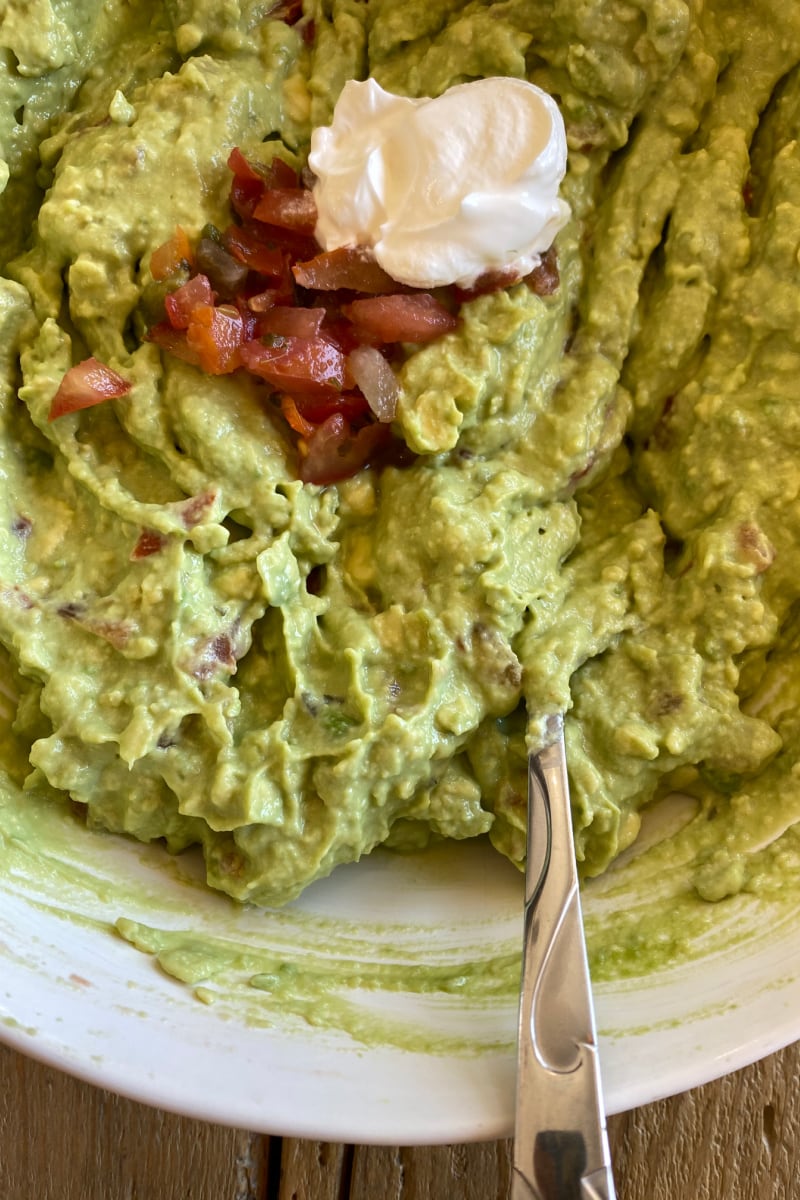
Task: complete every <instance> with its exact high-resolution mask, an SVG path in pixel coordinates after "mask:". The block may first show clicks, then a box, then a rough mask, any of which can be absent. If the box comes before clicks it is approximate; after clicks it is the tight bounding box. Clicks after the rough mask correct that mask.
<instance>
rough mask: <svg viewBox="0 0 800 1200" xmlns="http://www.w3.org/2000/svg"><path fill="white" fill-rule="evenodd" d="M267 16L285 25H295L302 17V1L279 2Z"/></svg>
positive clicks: (284, 0)
mask: <svg viewBox="0 0 800 1200" xmlns="http://www.w3.org/2000/svg"><path fill="white" fill-rule="evenodd" d="M268 15H269V16H270V17H275V18H276V19H277V20H279V21H284V22H285V23H286V24H287V25H296V24H297V22H298V21H299V20H300V18H301V17H302V15H303V0H279V2H278V3H277V4H276V5H275V7H274V8H273V9H271V10H270V12H269V14H268Z"/></svg>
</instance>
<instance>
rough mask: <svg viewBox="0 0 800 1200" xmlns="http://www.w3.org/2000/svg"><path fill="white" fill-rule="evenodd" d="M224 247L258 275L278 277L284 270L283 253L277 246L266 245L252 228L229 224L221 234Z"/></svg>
mask: <svg viewBox="0 0 800 1200" xmlns="http://www.w3.org/2000/svg"><path fill="white" fill-rule="evenodd" d="M223 239H224V242H225V247H226V249H228V250H229V251H230V253H231V254H232V255H233V256H234V258H236V259H238V260H239V262H240V263H244V264H245V266H247V267H250V269H251V270H252V271H258V273H259V274H260V275H268V276H270V277H271V278H273V279H279V278H280V277H281V276H282V275H283V273H284V270H285V265H286V264H285V255H284V253H283V251H282V250H281V249H280V247H278V246H268V245H267V244H266V243H265V242H264V241H263V240H261V239H260V238H257V237H256V236H255V234H254V233H253V231H252V229H244V228H242V226H241V225H231V226H230V227H229V228H228V229H226V230H225V233H224V234H223Z"/></svg>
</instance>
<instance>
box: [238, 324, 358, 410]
mask: <svg viewBox="0 0 800 1200" xmlns="http://www.w3.org/2000/svg"><path fill="white" fill-rule="evenodd" d="M241 360H242V363H243V364H244V366H246V367H247V368H248V370H250V371H252V372H253V373H254V374H256V375H260V376H261V378H262V379H266V380H267V382H268V383H271V384H273V386H274V387H276V388H278V389H280V391H282V392H291V393H292V394H293V395H294V394H295V393H297V392H305V393H308V394H309V395H317V396H338V395H339V394H340V393H341V392H342V391H344V389H345V388H346V387H349V386H351V385H352V380H351V379H350V374H349V371H348V369H347V360H346V359H345V356H344V355H343V354H342V352H341V350H339V349H338V347H337V346H333V345H331V343H330V342H328V341H326V340H325V338H322V337H315V338H302V337H277V338H275V339H274V342H273V344H271V345H265V344H264V343H263V342H247V344H246V345H244V346H242V349H241Z"/></svg>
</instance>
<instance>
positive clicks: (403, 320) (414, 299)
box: [342, 292, 458, 342]
mask: <svg viewBox="0 0 800 1200" xmlns="http://www.w3.org/2000/svg"><path fill="white" fill-rule="evenodd" d="M342 312H343V313H344V315H345V316H346V317H349V319H350V320H351V321H352V322H353V324H354V325H355V326H356V329H357V330H358V331H361V330H363V331H364V332H365V333H367V334H369V335H370V336H371V337H373V338H375V339H376V340H379V341H381V342H430V341H432V340H433V338H437V337H440V336H441V335H442V334H444V333H450V332H451V331H452V330H454V329H456V328H457V327H458V317H456V316H454V315H453V313H451V312H448V311H447V309H446V308H445V307H444V305H443V304H440V303H439V301H438V300H437V299H436V298H435V297H434V296H431V295H430V293H428V292H418V293H414V294H413V295H404V294H399V295H394V296H370V297H369V298H368V299H366V300H354V301H353V302H352V304H346V305H345V306H344V307H343V309H342Z"/></svg>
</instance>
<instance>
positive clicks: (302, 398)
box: [294, 392, 370, 425]
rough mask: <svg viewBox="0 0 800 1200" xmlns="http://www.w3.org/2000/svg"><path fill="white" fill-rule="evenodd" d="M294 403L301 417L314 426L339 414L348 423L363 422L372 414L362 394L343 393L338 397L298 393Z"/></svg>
mask: <svg viewBox="0 0 800 1200" xmlns="http://www.w3.org/2000/svg"><path fill="white" fill-rule="evenodd" d="M294 402H295V405H296V407H297V411H298V412H299V413H300V415H301V416H302V417H304V418H305V420H307V421H310V422H311V423H312V425H321V424H322V422H323V421H327V419H328V417H332V416H333V415H334V413H339V414H340V415H341V416H343V417H344V418H345V420H347V421H363V420H364V418H365V417H369V414H370V410H369V404H368V403H367V401H366V399H365V397H364V396H362V395H361V392H342V393H341V395H338V396H315V395H313V393H303V392H296V393H295V395H294Z"/></svg>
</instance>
